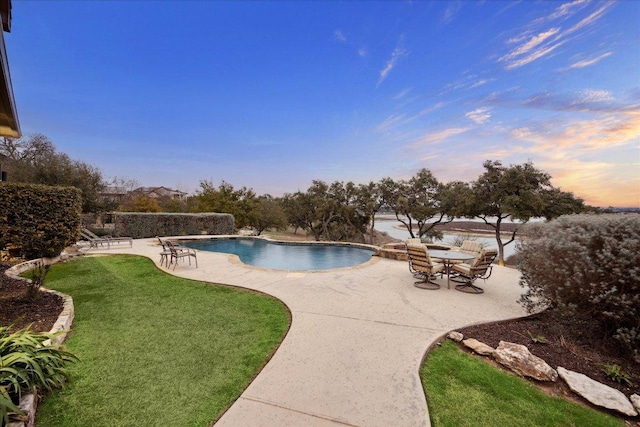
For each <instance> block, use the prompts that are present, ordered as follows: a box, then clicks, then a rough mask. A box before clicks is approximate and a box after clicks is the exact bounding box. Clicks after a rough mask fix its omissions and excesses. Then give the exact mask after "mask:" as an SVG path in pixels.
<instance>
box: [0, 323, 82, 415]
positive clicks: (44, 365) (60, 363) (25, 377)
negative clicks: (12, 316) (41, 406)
mask: <svg viewBox="0 0 640 427" xmlns="http://www.w3.org/2000/svg"><path fill="white" fill-rule="evenodd" d="M53 336H54V334H49V333H41V332H30V331H29V328H26V329H20V330H18V331H15V332H11V326H0V416H1V417H0V426H4V425H5V424H8V423H9V414H10V413H15V414H18V415H21V411H20V410H19V409H18V407H17V405H18V403H19V402H20V398H21V396H22V394H23V393H31V392H33V389H34V388H35V387H39V388H42V389H44V390H52V389H54V388H60V387H62V385H63V384H64V382H65V380H66V379H67V371H66V370H65V365H66V364H67V363H69V362H75V361H76V360H77V358H76V356H74V355H73V354H71V353H69V352H67V351H64V350H60V349H58V348H55V347H51V346H46V345H44V342H45V341H46V340H48V339H51V338H52V337H53Z"/></svg>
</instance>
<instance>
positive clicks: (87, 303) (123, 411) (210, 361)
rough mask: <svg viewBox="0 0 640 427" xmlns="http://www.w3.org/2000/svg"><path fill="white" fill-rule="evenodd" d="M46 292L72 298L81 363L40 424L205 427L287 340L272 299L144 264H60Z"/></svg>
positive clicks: (284, 314)
mask: <svg viewBox="0 0 640 427" xmlns="http://www.w3.org/2000/svg"><path fill="white" fill-rule="evenodd" d="M46 286H47V287H50V288H53V289H56V290H59V291H61V292H64V293H66V294H68V295H71V296H72V298H73V301H74V305H75V310H76V317H75V321H74V324H73V333H72V335H71V337H70V338H69V340H68V341H67V347H68V349H69V350H70V351H72V352H74V353H75V354H76V355H78V356H79V357H80V362H78V363H77V364H75V365H72V366H70V368H69V371H70V373H71V377H70V382H69V383H68V384H67V386H66V388H65V389H63V390H61V391H58V392H56V393H54V395H53V396H50V397H47V398H46V399H44V401H43V403H42V404H41V406H40V408H39V412H38V420H37V421H38V426H39V427H47V426H93V427H97V426H109V427H115V426H207V425H209V424H210V423H211V422H212V421H213V420H214V419H216V418H217V417H219V416H220V415H221V414H222V413H223V412H224V411H225V409H226V408H228V407H229V406H230V405H231V404H232V403H233V402H234V400H235V399H236V398H237V397H238V396H239V395H240V394H241V393H242V391H243V390H244V389H245V388H246V387H247V385H248V384H249V383H250V382H251V380H252V378H253V377H254V376H255V375H256V374H257V373H258V372H259V370H260V369H261V367H262V366H264V364H265V363H266V362H267V360H268V358H269V357H270V355H271V354H272V352H273V351H274V350H275V348H276V347H277V346H278V345H279V343H280V342H281V341H282V339H283V338H284V336H285V334H286V332H287V330H288V327H289V323H290V315H289V312H288V309H287V308H286V307H285V306H284V304H282V303H281V302H279V301H277V300H276V299H274V298H271V297H268V296H265V295H261V294H257V293H254V292H250V291H244V290H241V289H235V288H231V287H224V286H217V285H210V284H206V283H201V282H195V281H190V280H185V279H180V278H177V277H173V276H170V275H168V274H165V273H163V272H161V271H159V270H158V269H157V268H156V267H155V266H154V264H153V263H152V262H151V261H150V260H148V259H146V258H142V257H133V256H110V257H93V258H83V259H79V260H75V261H72V262H69V263H66V264H60V265H56V266H53V267H52V269H51V272H50V273H49V276H48V277H47V280H46Z"/></svg>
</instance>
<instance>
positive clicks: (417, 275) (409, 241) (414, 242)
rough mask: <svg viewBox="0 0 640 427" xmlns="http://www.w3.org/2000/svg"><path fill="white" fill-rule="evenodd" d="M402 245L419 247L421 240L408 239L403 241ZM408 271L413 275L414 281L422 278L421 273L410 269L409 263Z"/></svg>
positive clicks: (416, 238)
mask: <svg viewBox="0 0 640 427" xmlns="http://www.w3.org/2000/svg"><path fill="white" fill-rule="evenodd" d="M404 243H405V246H409V245H421V244H422V240H421V239H420V238H419V237H410V238H408V239H407V240H405V241H404ZM409 271H410V272H411V274H413V277H415V278H416V279H417V278H420V277H422V273H420V272H419V271H416V270H414V269H413V267H411V263H409Z"/></svg>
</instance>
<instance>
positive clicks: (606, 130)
mask: <svg viewBox="0 0 640 427" xmlns="http://www.w3.org/2000/svg"><path fill="white" fill-rule="evenodd" d="M511 136H512V137H513V138H516V139H520V140H524V141H527V142H529V143H530V144H531V146H530V150H531V151H532V152H555V153H561V152H564V151H566V150H571V151H580V152H584V151H585V150H587V151H592V150H608V149H611V148H612V147H615V146H621V145H627V144H634V143H637V141H638V140H639V139H640V109H638V110H636V111H632V112H625V113H619V114H604V115H601V116H600V117H597V118H594V119H591V120H571V119H567V120H564V121H563V122H562V123H559V122H558V121H557V120H549V121H540V122H537V123H532V124H530V125H527V126H523V127H520V128H517V129H513V131H512V132H511Z"/></svg>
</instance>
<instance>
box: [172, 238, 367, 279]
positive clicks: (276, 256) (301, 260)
mask: <svg viewBox="0 0 640 427" xmlns="http://www.w3.org/2000/svg"><path fill="white" fill-rule="evenodd" d="M183 244H184V245H185V246H188V247H190V248H193V249H199V250H202V251H210V252H222V253H227V254H235V255H237V256H238V257H239V258H240V260H241V261H242V262H244V263H245V264H249V265H254V266H257V267H264V268H272V269H276V270H291V271H310V270H330V269H333V268H341V267H351V266H354V265H358V264H362V263H364V262H367V261H369V260H370V259H371V255H373V254H374V253H375V250H374V249H370V248H366V247H363V246H351V245H341V244H337V243H336V244H324V243H323V244H313V243H285V242H272V241H268V240H264V239H254V238H225V239H207V240H195V241H189V242H183Z"/></svg>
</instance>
